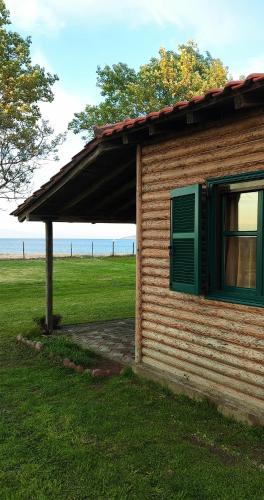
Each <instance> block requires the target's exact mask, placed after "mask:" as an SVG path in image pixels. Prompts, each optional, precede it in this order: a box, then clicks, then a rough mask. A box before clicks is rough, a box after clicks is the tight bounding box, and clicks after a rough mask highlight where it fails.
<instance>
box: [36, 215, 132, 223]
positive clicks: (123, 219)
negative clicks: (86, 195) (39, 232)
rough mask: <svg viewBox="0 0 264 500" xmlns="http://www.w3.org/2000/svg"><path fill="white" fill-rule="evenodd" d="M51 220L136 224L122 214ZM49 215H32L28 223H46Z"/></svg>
mask: <svg viewBox="0 0 264 500" xmlns="http://www.w3.org/2000/svg"><path fill="white" fill-rule="evenodd" d="M49 218H50V220H52V221H53V222H69V223H74V222H84V223H91V224H99V223H108V222H109V223H111V224H112V223H113V224H128V223H134V222H135V220H134V218H133V217H130V216H128V217H126V214H121V216H120V217H119V216H116V214H114V213H113V214H109V215H108V214H106V215H100V214H99V215H97V216H95V215H89V214H84V215H79V214H78V215H67V214H65V215H63V214H61V215H59V216H58V215H50V216H49ZM46 219H47V215H41V214H40V215H32V214H30V215H29V216H28V218H27V220H28V221H31V222H32V221H33V222H46Z"/></svg>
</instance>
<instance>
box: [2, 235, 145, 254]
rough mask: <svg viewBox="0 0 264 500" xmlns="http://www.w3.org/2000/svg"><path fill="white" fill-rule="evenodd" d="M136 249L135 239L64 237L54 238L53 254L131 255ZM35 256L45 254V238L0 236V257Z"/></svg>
mask: <svg viewBox="0 0 264 500" xmlns="http://www.w3.org/2000/svg"><path fill="white" fill-rule="evenodd" d="M135 251H136V244H135V239H133V238H131V239H126V238H121V239H116V240H111V239H87V238H85V239H76V238H73V239H68V238H67V239H64V238H54V240H53V252H54V255H55V256H56V255H58V256H59V255H62V256H71V255H72V256H74V255H85V256H107V255H113V254H114V255H132V254H134V253H135ZM9 255H10V256H11V257H15V256H16V257H23V256H24V257H25V258H27V257H34V256H35V257H37V256H42V255H43V256H44V255H45V240H44V239H42V238H24V239H21V238H0V257H1V256H2V257H3V256H9Z"/></svg>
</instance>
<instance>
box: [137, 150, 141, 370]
mask: <svg viewBox="0 0 264 500" xmlns="http://www.w3.org/2000/svg"><path fill="white" fill-rule="evenodd" d="M141 176H142V170H141V146H137V179H136V200H137V204H136V219H137V237H136V239H137V263H136V338H135V361H136V363H140V362H141V357H142V330H141V321H142V292H141V286H142V283H141V273H142V220H141V218H142V177H141Z"/></svg>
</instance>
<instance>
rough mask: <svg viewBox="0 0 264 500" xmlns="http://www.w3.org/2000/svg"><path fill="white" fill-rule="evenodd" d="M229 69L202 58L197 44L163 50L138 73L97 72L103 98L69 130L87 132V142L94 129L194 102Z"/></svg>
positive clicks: (123, 68)
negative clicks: (168, 107) (192, 99)
mask: <svg viewBox="0 0 264 500" xmlns="http://www.w3.org/2000/svg"><path fill="white" fill-rule="evenodd" d="M228 78H229V75H228V69H227V68H226V67H225V66H224V65H223V63H222V62H221V61H220V59H215V58H213V57H212V56H211V54H210V53H209V52H206V53H205V55H203V54H201V53H200V51H199V48H198V46H197V44H196V43H194V42H193V41H189V42H187V44H186V45H179V47H178V52H174V51H170V50H169V51H166V50H165V49H163V48H161V49H160V50H159V55H158V57H152V58H151V59H150V61H149V62H148V63H147V64H144V65H142V66H140V68H139V70H138V71H136V70H134V69H131V68H129V66H127V65H126V64H123V63H118V64H114V65H113V66H112V67H110V66H105V67H103V68H101V67H100V66H99V67H98V68H97V86H98V87H99V88H100V90H101V95H102V97H103V98H104V100H103V101H102V102H100V103H99V104H98V105H97V106H91V105H89V104H88V105H87V106H86V107H85V110H84V111H82V112H80V113H75V115H74V118H73V120H72V121H71V122H70V123H69V127H68V128H69V129H70V130H72V131H73V132H74V133H75V134H78V133H79V132H84V133H85V134H84V136H83V138H84V139H89V138H91V136H92V135H93V126H94V125H104V124H107V123H114V122H117V121H121V120H124V119H125V118H127V117H130V118H135V117H137V116H140V115H142V114H146V113H149V112H150V111H156V110H159V109H161V108H162V107H165V106H170V105H172V104H175V103H176V102H177V101H181V100H185V99H191V98H192V97H193V96H194V95H199V94H202V93H203V92H205V91H206V90H208V89H209V88H212V87H221V86H223V85H224V84H225V83H226V82H227V81H228Z"/></svg>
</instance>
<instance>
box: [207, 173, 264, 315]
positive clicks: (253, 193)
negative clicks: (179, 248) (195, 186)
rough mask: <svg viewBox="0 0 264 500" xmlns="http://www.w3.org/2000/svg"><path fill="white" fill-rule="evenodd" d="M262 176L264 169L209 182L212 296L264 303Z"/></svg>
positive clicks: (209, 282)
mask: <svg viewBox="0 0 264 500" xmlns="http://www.w3.org/2000/svg"><path fill="white" fill-rule="evenodd" d="M260 176H262V177H264V173H263V172H262V173H261V174H260V173H257V174H251V175H250V174H247V175H245V174H244V175H240V176H234V177H230V178H226V179H216V180H215V181H210V182H209V183H208V188H209V206H208V216H209V227H208V242H207V243H208V257H209V259H208V260H209V274H208V278H209V279H208V288H209V296H210V295H211V296H213V297H214V298H220V299H223V300H229V301H230V302H232V301H233V302H241V303H245V304H247V303H255V304H256V305H262V304H263V305H264V289H263V269H264V266H263V250H262V239H263V231H264V227H263V196H264V178H259V177H260ZM243 179H244V181H243Z"/></svg>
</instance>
